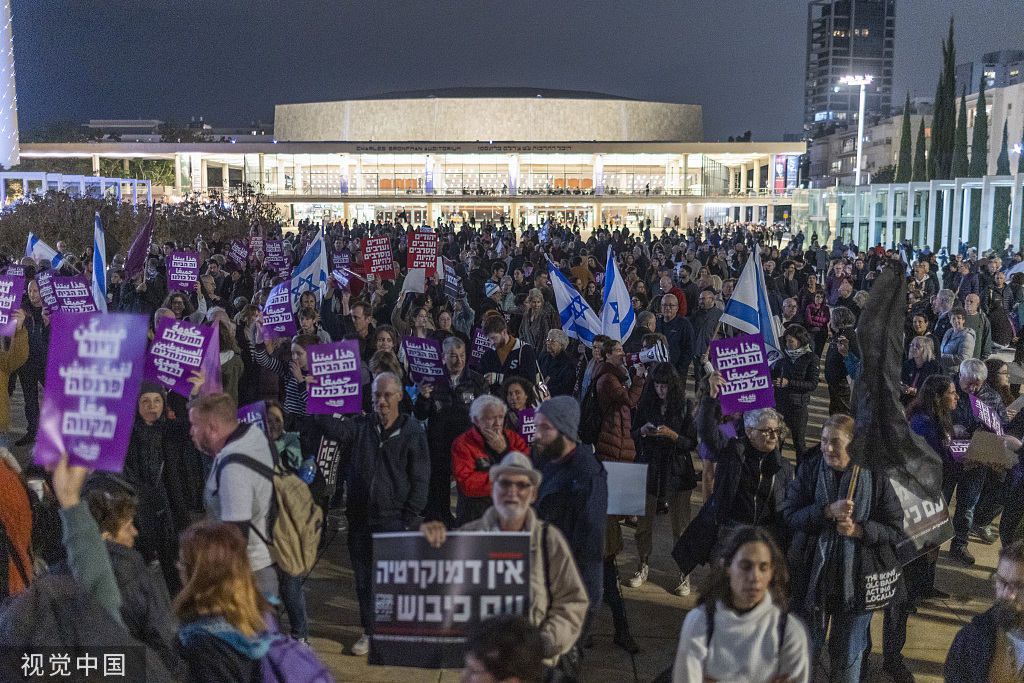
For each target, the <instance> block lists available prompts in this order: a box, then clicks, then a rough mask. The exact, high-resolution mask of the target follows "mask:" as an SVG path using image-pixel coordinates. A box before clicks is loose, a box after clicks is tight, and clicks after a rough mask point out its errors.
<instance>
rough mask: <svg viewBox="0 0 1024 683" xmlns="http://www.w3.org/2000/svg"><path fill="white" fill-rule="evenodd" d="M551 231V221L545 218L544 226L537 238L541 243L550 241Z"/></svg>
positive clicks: (538, 232)
mask: <svg viewBox="0 0 1024 683" xmlns="http://www.w3.org/2000/svg"><path fill="white" fill-rule="evenodd" d="M550 229H551V219H550V218H545V219H544V225H542V226H540V230H538V231H537V238H538V239H539V240H540V241H541V242H547V241H548V231H549V230H550Z"/></svg>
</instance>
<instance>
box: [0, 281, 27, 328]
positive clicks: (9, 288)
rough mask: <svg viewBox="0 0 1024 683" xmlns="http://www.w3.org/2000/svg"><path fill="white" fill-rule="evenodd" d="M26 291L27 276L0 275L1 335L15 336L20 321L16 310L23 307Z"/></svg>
mask: <svg viewBox="0 0 1024 683" xmlns="http://www.w3.org/2000/svg"><path fill="white" fill-rule="evenodd" d="M24 292H25V278H23V277H18V276H17V275H0V336H4V337H13V336H14V330H15V328H17V327H18V322H17V321H16V320H15V319H14V312H15V311H16V310H18V309H19V308H21V295H22V294H23V293H24Z"/></svg>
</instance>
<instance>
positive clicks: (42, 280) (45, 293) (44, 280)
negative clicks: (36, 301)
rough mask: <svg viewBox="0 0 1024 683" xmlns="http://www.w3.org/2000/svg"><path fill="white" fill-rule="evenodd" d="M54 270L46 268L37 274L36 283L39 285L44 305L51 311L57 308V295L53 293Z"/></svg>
mask: <svg viewBox="0 0 1024 683" xmlns="http://www.w3.org/2000/svg"><path fill="white" fill-rule="evenodd" d="M53 277H54V276H53V271H52V270H44V271H43V272H41V273H38V274H37V275H36V284H37V285H39V298H40V299H42V300H43V305H44V306H46V307H47V308H48V309H50V311H56V310H57V303H58V302H57V295H56V294H54V293H53Z"/></svg>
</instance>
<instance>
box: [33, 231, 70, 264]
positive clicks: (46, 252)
mask: <svg viewBox="0 0 1024 683" xmlns="http://www.w3.org/2000/svg"><path fill="white" fill-rule="evenodd" d="M25 256H28V257H29V258H34V259H36V260H43V259H45V260H47V261H49V262H50V265H51V266H52V267H53V268H59V267H60V264H61V261H63V260H64V257H62V256H61V255H60V252H58V251H57V250H56V249H54V248H53V247H51V246H50V245H49V244H47V243H46V242H44V241H42V240H41V239H39V238H38V237H36V236H35V235H34V234H33V233H31V232H30V233H29V234H28V242H27V243H26V244H25Z"/></svg>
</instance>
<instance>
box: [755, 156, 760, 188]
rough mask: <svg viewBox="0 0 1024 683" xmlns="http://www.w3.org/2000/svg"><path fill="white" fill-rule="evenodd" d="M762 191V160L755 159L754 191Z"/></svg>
mask: <svg viewBox="0 0 1024 683" xmlns="http://www.w3.org/2000/svg"><path fill="white" fill-rule="evenodd" d="M760 191H761V160H760V159H754V192H760Z"/></svg>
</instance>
